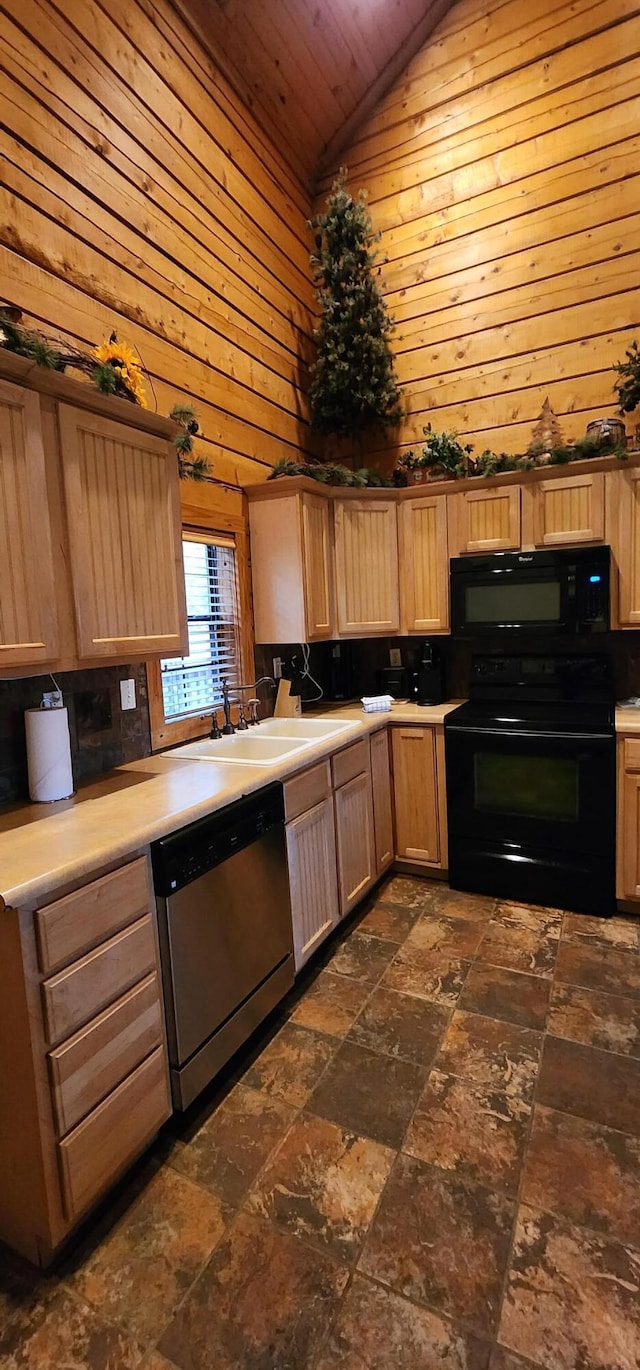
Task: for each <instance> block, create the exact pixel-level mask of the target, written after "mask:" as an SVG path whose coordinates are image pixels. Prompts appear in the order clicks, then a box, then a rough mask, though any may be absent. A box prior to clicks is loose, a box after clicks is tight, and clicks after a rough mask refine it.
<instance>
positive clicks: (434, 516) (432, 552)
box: [400, 495, 449, 633]
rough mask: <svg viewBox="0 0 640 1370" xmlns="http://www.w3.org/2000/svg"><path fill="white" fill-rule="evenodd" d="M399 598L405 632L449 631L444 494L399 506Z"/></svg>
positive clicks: (406, 502) (447, 559)
mask: <svg viewBox="0 0 640 1370" xmlns="http://www.w3.org/2000/svg"><path fill="white" fill-rule="evenodd" d="M400 601H401V609H402V627H403V631H404V632H407V633H446V632H447V631H448V628H449V553H448V546H447V501H446V499H444V498H443V497H442V496H441V495H434V496H432V497H431V498H425V499H412V500H406V501H405V502H404V503H403V504H401V505H400Z"/></svg>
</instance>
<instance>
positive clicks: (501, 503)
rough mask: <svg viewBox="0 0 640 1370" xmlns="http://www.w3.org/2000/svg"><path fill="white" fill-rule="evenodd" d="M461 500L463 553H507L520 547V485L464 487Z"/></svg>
mask: <svg viewBox="0 0 640 1370" xmlns="http://www.w3.org/2000/svg"><path fill="white" fill-rule="evenodd" d="M459 498H460V499H461V500H462V509H461V513H462V546H461V551H463V552H508V551H513V550H516V549H517V548H518V547H519V546H520V487H519V486H517V485H508V486H501V487H499V488H498V489H496V490H467V491H465V493H464V494H462V495H460V496H459Z"/></svg>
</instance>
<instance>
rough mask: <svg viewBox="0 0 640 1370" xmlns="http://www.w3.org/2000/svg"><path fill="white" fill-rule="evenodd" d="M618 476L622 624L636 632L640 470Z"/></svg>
mask: <svg viewBox="0 0 640 1370" xmlns="http://www.w3.org/2000/svg"><path fill="white" fill-rule="evenodd" d="M616 474H617V482H616V495H617V498H618V526H617V532H616V537H615V543H616V546H615V552H616V560H617V562H618V571H619V581H618V596H619V607H618V621H619V623H620V624H621V626H625V625H627V626H629V627H633V628H635V627H637V625H638V624H640V467H634V468H633V469H632V470H630V471H624V472H622V471H621V472H619V473H616Z"/></svg>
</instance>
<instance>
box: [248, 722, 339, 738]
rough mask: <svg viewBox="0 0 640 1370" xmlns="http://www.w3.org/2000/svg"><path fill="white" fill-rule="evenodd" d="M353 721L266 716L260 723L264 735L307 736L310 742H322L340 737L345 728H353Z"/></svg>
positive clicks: (261, 733)
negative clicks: (328, 738) (329, 738)
mask: <svg viewBox="0 0 640 1370" xmlns="http://www.w3.org/2000/svg"><path fill="white" fill-rule="evenodd" d="M353 726H354V725H353V723H345V722H344V720H342V719H337V718H336V719H333V721H332V720H331V719H330V718H265V720H264V722H263V723H260V724H259V727H260V735H261V736H262V737H295V738H307V739H308V740H309V741H310V742H321V741H323V740H324V738H327V737H338V736H339V734H340V733H342V732H344V731H345V729H347V730H348V729H349V728H353Z"/></svg>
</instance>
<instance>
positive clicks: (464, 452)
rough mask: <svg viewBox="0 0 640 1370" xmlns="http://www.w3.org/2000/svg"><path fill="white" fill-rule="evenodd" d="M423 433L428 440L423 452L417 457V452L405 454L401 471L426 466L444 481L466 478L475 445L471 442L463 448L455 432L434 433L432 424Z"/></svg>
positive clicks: (400, 461) (401, 459)
mask: <svg viewBox="0 0 640 1370" xmlns="http://www.w3.org/2000/svg"><path fill="white" fill-rule="evenodd" d="M422 431H423V433H424V435H425V438H426V442H425V445H424V447H423V449H422V452H420V453H418V455H417V456H416V453H415V452H405V453H404V455H403V456H402V457H400V460H399V462H398V466H399V467H400V469H401V470H404V471H416V470H418V469H419V468H421V467H425V466H426V467H429V468H431V470H432V471H433V472H434V474H436V473H437V474H441V475H442V479H443V480H457V479H458V478H459V477H460V476H465V475H466V474H467V468H468V466H469V456H470V454H471V452H473V443H470V442H469V443H466V444H465V445H464V446H463V445H462V443H460V442H458V435H457V433H455V432H454V431H453V430H451V431H450V432H447V431H446V430H443V431H442V432H441V433H438V432H434V430H433V429H432V427H431V424H430V423H428V424H427V425H426V427H425V428H423V430H422Z"/></svg>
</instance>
